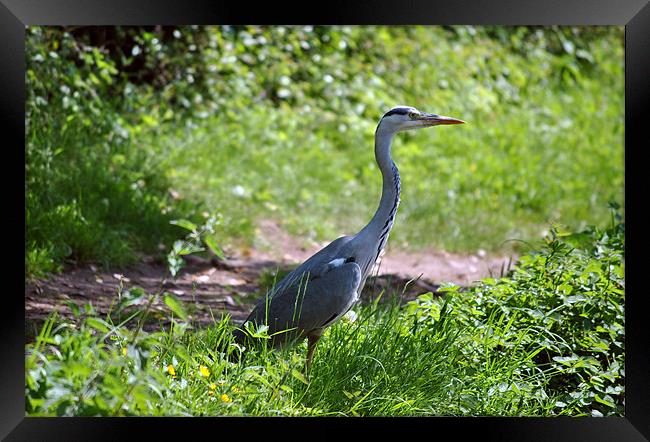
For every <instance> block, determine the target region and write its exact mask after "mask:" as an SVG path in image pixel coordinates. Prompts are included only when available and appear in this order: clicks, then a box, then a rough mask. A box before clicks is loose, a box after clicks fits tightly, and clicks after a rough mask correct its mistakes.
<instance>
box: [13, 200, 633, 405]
mask: <svg viewBox="0 0 650 442" xmlns="http://www.w3.org/2000/svg"><path fill="white" fill-rule="evenodd" d="M612 214H613V220H612V224H611V225H610V226H609V227H608V228H606V229H602V230H601V229H598V228H595V227H590V228H588V229H586V230H584V231H581V232H579V233H568V232H564V231H562V230H560V229H558V228H553V229H551V232H550V234H549V235H548V236H547V238H546V240H545V242H544V243H543V244H542V245H540V249H539V250H538V251H534V252H531V253H530V254H527V255H525V256H524V257H523V258H522V259H521V260H520V261H519V263H518V264H517V266H515V267H514V268H513V269H512V270H511V271H510V272H509V274H508V275H506V276H504V277H501V278H488V279H484V280H482V281H481V282H480V283H479V284H477V285H476V286H474V287H471V288H468V289H465V290H461V289H460V288H459V287H458V286H454V285H446V286H444V287H443V289H441V292H442V293H441V294H438V295H433V294H431V293H426V294H423V295H421V296H420V297H418V298H417V299H416V300H414V301H411V302H409V303H408V304H406V305H405V306H402V307H400V305H399V303H398V302H397V300H398V299H399V296H392V297H391V295H394V294H390V293H385V294H383V295H384V296H386V297H389V298H390V299H391V300H390V301H388V302H379V300H380V299H379V298H377V300H376V301H374V302H371V303H369V304H366V305H364V306H361V307H360V308H358V309H357V311H356V316H357V317H356V318H354V317H350V316H349V317H347V318H346V319H344V320H342V321H340V322H339V323H337V324H336V325H335V326H333V327H332V328H331V329H329V330H328V331H327V332H326V334H325V337H324V338H323V339H322V340H321V344H320V346H319V348H318V351H317V355H316V359H315V361H314V365H313V366H312V369H311V372H310V373H308V374H306V373H305V372H304V366H303V364H304V354H305V348H304V347H305V344H301V345H299V346H297V347H292V348H289V349H285V350H282V351H271V350H268V349H267V348H265V347H264V346H263V345H262V346H261V347H256V348H252V349H247V350H246V351H244V352H243V356H242V350H243V349H242V348H241V347H238V346H237V345H236V344H234V343H232V338H231V335H230V332H231V330H232V326H233V325H232V323H231V322H230V321H229V320H228V318H227V317H226V318H215V322H214V325H213V326H210V327H207V328H205V329H195V328H193V326H192V323H191V321H190V320H188V316H187V313H186V309H185V307H184V306H183V305H182V304H180V303H179V302H178V301H177V300H175V298H174V297H173V295H172V294H169V293H163V292H161V293H159V294H147V293H144V292H143V291H142V290H141V289H138V288H137V287H130V288H128V287H125V288H124V291H121V292H120V293H119V297H118V294H116V304H115V310H114V311H113V313H111V314H109V315H107V316H106V317H98V316H97V315H96V314H94V313H93V309H92V306H90V305H88V306H87V307H86V308H79V307H73V308H75V309H76V310H75V315H76V317H75V319H74V320H72V321H57V319H56V318H55V317H53V318H51V319H50V320H48V321H47V322H46V324H45V326H44V327H43V328H42V330H41V333H40V335H39V336H38V338H37V339H36V341H35V342H34V343H32V344H29V345H28V346H27V359H26V385H25V395H26V404H27V412H28V414H30V415H192V416H198V415H283V416H290V415H300V416H305V415H316V416H328V415H337V416H339V415H340V416H370V415H408V416H415V415H510V416H521V415H536V416H555V415H590V416H608V415H619V416H621V415H623V412H624V404H625V399H624V398H625V387H624V378H625V376H624V362H625V359H624V354H625V353H624V349H625V334H624V314H623V313H624V305H625V299H624V288H625V282H624V233H625V232H624V224H623V223H622V222H621V219H620V215H619V214H618V212H616V211H612ZM156 296H160V297H164V303H165V305H166V306H167V313H166V314H163V316H162V317H161V316H159V317H158V318H157V320H158V321H159V323H167V324H168V326H166V327H162V326H161V328H160V329H159V331H148V332H147V331H144V330H143V328H142V324H144V322H145V321H146V317H147V316H148V315H150V314H152V312H151V311H150V310H149V309H148V308H147V306H149V305H151V302H152V300H153V299H154V297H156ZM134 305H136V306H138V308H136V309H134V310H129V309H128V307H132V306H134ZM157 314H158V315H160V313H157ZM165 319H166V321H165ZM257 335H258V336H259V338H260V341H261V342H264V337H265V332H264V330H263V329H260V330H258V333H257ZM232 355H236V356H238V357H239V360H238V361H237V360H236V359H233V358H232V357H231V356H232Z"/></svg>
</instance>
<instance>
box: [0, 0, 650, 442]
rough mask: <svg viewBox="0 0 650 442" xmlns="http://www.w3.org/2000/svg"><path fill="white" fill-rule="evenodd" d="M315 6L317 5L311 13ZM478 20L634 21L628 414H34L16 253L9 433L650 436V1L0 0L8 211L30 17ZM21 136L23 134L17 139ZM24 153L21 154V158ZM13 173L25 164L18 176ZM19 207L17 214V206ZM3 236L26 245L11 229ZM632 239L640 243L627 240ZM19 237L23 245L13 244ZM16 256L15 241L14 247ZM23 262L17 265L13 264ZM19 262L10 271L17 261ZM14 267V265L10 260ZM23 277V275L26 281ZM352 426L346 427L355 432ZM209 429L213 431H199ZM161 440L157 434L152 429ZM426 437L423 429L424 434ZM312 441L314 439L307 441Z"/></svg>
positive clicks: (20, 186) (6, 411)
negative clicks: (28, 406)
mask: <svg viewBox="0 0 650 442" xmlns="http://www.w3.org/2000/svg"><path fill="white" fill-rule="evenodd" d="M312 11H313V12H312ZM316 21H317V22H319V23H321V24H395V25H397V24H401V25H409V24H422V25H427V24H474V25H485V24H493V25H554V24H555V25H624V26H625V63H626V69H625V83H626V93H625V115H626V118H625V196H626V224H627V225H626V252H625V254H626V257H627V258H628V259H626V261H627V262H626V275H625V279H626V286H627V287H626V353H627V356H626V367H625V368H626V408H625V410H626V411H625V417H618V418H591V417H587V418H570V417H562V418H496V417H494V418H492V417H489V418H488V417H483V418H471V417H458V418H452V417H438V418H436V417H433V418H351V419H341V418H313V419H311V418H219V417H213V418H203V419H183V418H132V419H119V418H81V417H79V418H76V417H75V418H36V417H26V416H25V404H24V401H25V398H24V396H25V394H24V363H25V361H24V342H25V340H24V332H25V326H24V299H23V298H21V296H20V295H19V293H20V292H21V290H23V293H24V287H22V284H21V278H22V276H20V275H21V272H22V274H23V276H24V261H22V263H21V261H20V258H15V257H12V259H10V260H8V261H10V264H9V265H8V266H6V267H4V270H5V272H6V273H5V274H6V275H8V277H7V278H5V279H6V280H8V281H11V283H10V284H8V285H7V284H6V285H5V289H6V292H5V293H4V296H3V300H2V306H3V309H2V310H3V314H2V316H1V318H0V329H1V330H2V341H0V342H1V343H2V344H1V345H0V352H1V353H2V358H1V359H0V361H2V363H1V364H0V404H1V411H0V414H1V416H2V417H1V418H0V436H2V437H3V438H5V440H8V441H14V440H16V441H17V440H66V441H71V440H89V439H91V440H116V439H118V438H119V439H125V438H126V439H128V438H129V436H133V437H134V438H135V437H138V438H141V437H142V436H147V435H148V437H146V439H151V438H152V437H151V436H152V435H153V434H155V433H156V431H155V430H162V431H164V432H165V435H167V436H170V437H188V436H189V437H193V438H198V437H210V438H214V437H224V436H225V437H227V436H230V435H237V434H238V435H240V437H259V436H262V437H267V438H269V437H270V438H271V439H275V438H287V437H295V438H298V439H300V438H306V437H314V436H316V435H318V436H325V437H328V436H329V437H331V436H339V437H341V436H342V435H345V436H347V435H348V434H349V435H350V436H362V437H364V438H365V437H368V436H372V435H375V434H382V435H386V436H389V437H390V436H395V435H401V436H402V437H409V436H416V433H421V435H425V436H427V437H428V438H434V437H450V436H446V435H445V434H449V435H452V436H451V437H453V438H455V439H458V438H460V439H461V440H463V439H465V438H467V437H468V436H474V437H477V438H480V440H490V441H491V440H504V441H505V440H512V441H537V440H539V441H542V440H544V441H546V440H552V441H564V440H566V441H571V442H575V441H576V440H589V441H641V440H648V439H649V438H650V419H649V418H650V377H649V376H648V375H649V374H650V351H649V345H648V342H649V341H648V338H647V332H646V331H645V327H644V325H645V324H644V319H643V317H644V315H645V312H646V311H647V310H646V309H644V308H643V305H644V298H645V297H646V296H647V295H646V293H645V291H644V290H643V289H642V286H641V279H642V278H641V272H642V271H643V270H642V266H643V258H641V257H642V256H643V251H644V247H643V246H644V245H645V244H647V241H643V239H645V238H646V237H647V235H646V234H645V233H644V230H645V229H644V225H643V224H644V223H643V214H642V210H643V204H639V203H640V202H642V201H643V200H642V199H641V197H640V196H638V197H637V195H639V192H643V189H644V187H643V182H642V180H641V177H642V175H641V174H639V173H636V172H638V169H639V167H642V164H643V162H642V155H643V151H644V150H647V149H648V148H647V144H648V141H647V139H644V137H643V128H644V123H645V121H647V120H646V117H647V112H644V110H645V109H646V107H647V105H648V104H649V103H650V100H649V98H650V97H649V91H650V81H649V80H648V78H650V5H649V4H648V2H647V1H645V0H626V1H612V0H561V1H559V0H546V1H544V2H540V1H534V0H525V1H523V0H520V1H513V2H510V1H507V0H492V1H489V2H488V1H481V0H462V1H454V2H451V1H444V2H440V1H427V0H411V1H408V2H405V1H401V2H400V1H396V0H383V1H374V2H367V1H359V2H344V1H340V0H339V1H329V2H326V3H304V2H294V3H278V2H267V3H266V4H265V3H261V2H260V3H259V4H257V3H254V4H251V3H239V4H238V3H236V2H223V1H219V2H217V1H213V2H207V1H205V2H200V1H191V2H190V1H186V2H172V1H156V2H153V1H147V0H139V1H135V0H113V1H103V2H102V1H99V0H85V1H83V0H38V1H37V0H0V41H2V44H1V45H0V48H1V49H0V51H1V52H2V58H0V60H1V62H0V88H1V90H2V92H1V93H0V106H1V108H0V109H1V111H2V113H1V115H2V119H3V121H4V122H5V123H7V125H6V126H7V127H6V129H5V131H4V138H5V139H8V138H9V139H10V138H13V140H14V142H13V143H7V144H4V146H5V149H4V152H5V153H10V154H11V155H12V158H11V160H10V161H6V162H5V171H6V172H5V173H4V174H2V179H3V186H2V189H3V190H4V192H3V194H4V195H10V196H16V199H15V201H16V204H15V206H16V207H15V208H13V210H11V209H9V208H7V209H6V211H5V219H6V220H7V219H9V220H11V222H13V218H14V216H15V214H16V213H18V214H22V215H20V216H19V217H18V218H19V219H18V221H16V223H17V224H18V223H20V222H22V223H23V225H24V221H25V219H24V213H25V212H24V207H25V206H24V169H22V168H21V166H20V165H19V163H20V161H22V162H23V163H22V164H24V141H25V132H24V130H25V126H24V105H25V59H24V44H25V42H24V39H25V26H28V25H91V24H96V25H114V24H122V25H129V24H137V25H144V24H179V25H180V24H220V23H257V24H268V23H278V24H279V23H281V24H305V23H313V22H316ZM12 136H13V137H12ZM13 156H15V157H13ZM11 172H15V173H11ZM10 213H11V214H12V215H9V214H10ZM12 227H13V225H12V226H11V227H10V228H8V229H6V230H5V237H6V239H5V240H7V239H13V240H14V241H15V242H16V244H15V250H20V249H19V247H21V245H20V244H19V243H20V241H21V239H20V237H19V235H15V234H13V235H12V233H11V232H12V230H11V228H12ZM630 237H631V238H633V241H630V240H629V238H630ZM12 245H13V244H12ZM7 249H8V250H9V253H8V254H7V255H13V253H12V252H13V251H14V249H13V248H10V247H7ZM11 262H13V264H11ZM12 265H13V266H14V267H15V270H14V271H11V270H9V269H11V267H10V266H12ZM12 270H13V269H12ZM22 281H24V278H23V279H22ZM345 433H348V434H345ZM202 434H205V435H204V436H201V435H202ZM154 437H155V436H154ZM416 437H418V436H416ZM303 440H304V439H303Z"/></svg>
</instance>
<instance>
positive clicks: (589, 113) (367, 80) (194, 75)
mask: <svg viewBox="0 0 650 442" xmlns="http://www.w3.org/2000/svg"><path fill="white" fill-rule="evenodd" d="M116 29H117V31H115V30H114V29H113V30H111V32H113V31H114V32H113V34H115V35H113V36H112V37H111V38H113V40H112V43H111V44H108V43H106V44H104V45H102V44H99V43H97V41H102V39H105V36H102V35H103V34H101V32H100V31H101V29H99V30H97V29H90V28H84V29H77V30H74V31H70V32H72V33H69V32H65V31H63V30H61V29H59V28H51V27H50V28H48V27H30V28H29V32H28V34H27V41H26V48H27V60H26V62H27V76H26V83H27V92H28V94H27V114H26V128H27V133H26V146H27V151H26V153H27V164H26V219H27V222H26V244H25V249H26V267H27V274H28V275H43V274H45V273H47V272H49V271H52V270H56V269H60V268H61V265H62V264H63V263H65V262H72V263H79V262H88V261H91V262H101V263H105V264H126V263H129V262H133V261H134V260H135V259H136V257H137V253H138V252H142V251H144V252H147V253H156V251H157V250H158V245H159V243H161V242H162V243H163V244H164V245H166V246H169V245H170V244H171V243H172V242H173V240H174V239H176V238H178V237H179V236H180V235H181V231H180V230H179V229H177V228H175V227H173V226H170V225H169V221H170V220H171V219H173V218H178V217H183V218H187V219H192V220H193V221H195V222H198V221H199V220H200V219H201V213H202V212H204V211H207V212H210V213H219V214H221V215H222V218H221V219H222V221H223V222H222V223H221V225H220V226H219V228H218V231H217V232H216V234H215V235H216V236H215V238H216V239H217V241H218V242H219V243H225V244H226V245H228V244H238V243H241V242H244V243H246V242H248V243H253V242H254V239H255V229H256V227H257V223H258V221H259V220H260V219H261V218H273V219H276V220H277V221H279V222H281V224H282V227H283V228H284V229H286V230H287V231H289V232H290V233H292V234H295V235H298V236H300V237H301V238H305V239H316V240H319V241H320V240H329V239H332V238H334V237H335V236H337V235H339V234H341V233H355V232H357V231H358V230H359V229H360V228H361V227H362V226H363V225H364V224H365V223H366V222H367V221H368V220H369V219H370V217H371V215H372V213H373V211H374V210H375V208H376V205H377V203H378V200H379V193H380V188H381V186H380V183H381V181H380V177H379V173H378V170H377V167H376V165H375V163H374V158H373V150H372V146H373V132H374V128H375V125H376V123H377V121H378V119H379V117H380V116H381V115H382V113H383V112H385V111H386V110H387V109H389V108H390V107H392V106H394V105H396V104H409V105H413V106H416V107H418V108H420V109H421V110H423V111H429V112H436V113H440V114H445V115H451V116H456V117H459V118H462V119H464V120H466V121H467V122H468V124H466V125H463V126H455V127H439V128H434V129H429V130H423V131H418V132H416V133H407V134H400V135H398V136H397V137H396V140H395V145H394V149H393V152H394V158H395V161H396V163H397V164H398V166H399V168H400V171H401V173H402V183H403V197H402V205H401V206H400V213H399V215H398V218H397V222H396V225H395V229H394V231H393V233H392V234H391V244H392V245H393V246H397V247H402V248H407V249H418V248H430V247H436V248H442V249H446V250H449V251H470V252H473V251H475V250H476V249H479V248H483V249H486V250H493V251H506V250H507V249H508V248H512V247H513V246H516V245H517V244H520V243H518V242H513V241H508V240H512V239H519V240H525V241H527V240H531V239H539V238H541V237H542V232H543V231H545V230H546V226H547V225H548V224H550V223H562V224H564V225H567V226H569V228H571V229H577V230H579V229H581V228H584V227H585V226H586V225H591V224H595V225H600V226H602V225H604V223H606V222H607V211H606V209H604V208H605V207H606V203H607V202H608V201H621V202H622V201H623V177H624V168H623V98H624V94H623V66H624V64H623V33H622V28H620V27H619V28H617V27H551V28H535V27H532V28H531V27H496V28H494V27H471V26H457V27H438V26H433V27H428V26H415V27H373V26H371V27H362V26H358V27H316V28H312V27H305V28H303V27H270V28H267V27H258V26H251V27H236V28H232V27H207V28H201V27H182V28H179V29H176V30H175V31H177V32H171V31H170V32H163V31H152V30H150V29H144V28H116ZM95 32H99V33H100V34H101V35H95V34H94V33H95ZM107 32H108V31H107ZM84 33H87V34H88V36H85V34H84ZM111 35H112V34H111ZM134 44H135V45H137V47H138V48H139V51H140V52H139V55H137V56H135V55H133V50H132V45H134ZM116 51H118V52H116ZM120 51H121V52H120ZM147 79H150V80H147ZM253 245H254V244H253Z"/></svg>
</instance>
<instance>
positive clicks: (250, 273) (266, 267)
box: [25, 221, 514, 339]
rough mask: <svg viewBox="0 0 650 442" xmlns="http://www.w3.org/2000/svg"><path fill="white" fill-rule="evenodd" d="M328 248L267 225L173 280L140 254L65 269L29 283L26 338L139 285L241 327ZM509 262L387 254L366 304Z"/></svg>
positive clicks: (190, 263) (487, 272)
mask: <svg viewBox="0 0 650 442" xmlns="http://www.w3.org/2000/svg"><path fill="white" fill-rule="evenodd" d="M323 245H324V244H308V245H304V244H301V243H299V242H298V240H296V239H295V238H292V237H290V236H289V235H287V234H286V233H284V232H283V231H281V229H279V227H278V226H277V225H276V224H275V223H273V222H270V221H264V222H262V223H261V225H260V229H259V231H258V240H257V242H256V244H255V248H254V249H244V250H240V251H238V252H237V254H236V255H233V256H229V257H228V260H227V261H219V260H217V259H214V258H213V259H206V258H200V257H195V256H190V257H188V259H187V265H186V266H185V267H184V268H183V270H182V271H181V272H180V274H179V276H178V278H177V279H176V280H173V279H171V278H168V271H167V266H166V265H165V263H164V262H162V261H156V260H154V259H153V258H151V257H143V259H142V262H141V263H140V264H137V265H135V266H133V267H131V268H129V269H124V270H120V271H114V270H101V269H98V268H96V267H95V266H93V265H87V266H82V267H76V268H71V269H67V270H66V271H65V272H63V273H62V274H60V275H53V276H50V277H49V278H47V279H42V280H37V281H31V282H28V283H27V284H26V289H25V315H26V331H27V336H28V339H29V337H30V336H33V334H34V333H35V332H37V329H38V324H40V323H41V322H42V321H43V320H44V319H45V318H46V317H47V316H48V315H50V314H51V313H52V312H54V311H57V312H58V313H59V314H60V315H62V316H66V317H69V316H71V314H72V311H71V308H70V307H69V305H68V303H69V302H73V303H75V304H77V305H79V306H83V305H84V304H87V303H89V302H90V303H92V306H93V307H94V309H95V310H96V311H98V312H99V313H102V314H105V313H106V312H108V311H109V309H111V304H113V303H115V302H116V300H117V299H118V294H119V293H124V291H125V290H127V289H129V288H131V287H141V288H143V289H144V290H145V291H146V292H147V293H158V292H171V293H173V294H175V295H176V296H177V297H178V298H179V299H180V300H181V301H182V302H183V303H184V304H185V307H186V309H187V311H188V312H189V314H190V319H191V320H192V322H195V323H197V324H199V325H204V324H209V323H212V321H213V320H214V319H216V320H219V318H220V317H221V315H222V314H223V313H226V312H227V313H229V314H230V315H231V316H232V318H233V320H234V321H235V322H241V321H243V320H244V319H245V318H246V316H247V315H248V313H249V311H250V309H251V308H252V305H253V303H254V302H255V301H256V300H257V298H258V297H259V296H261V295H262V294H263V293H264V291H265V287H264V283H265V282H267V281H268V282H270V281H272V280H273V274H274V273H275V272H276V271H277V270H278V269H285V270H286V269H287V268H290V267H292V266H294V265H296V264H299V263H300V262H302V261H303V260H304V259H306V258H307V257H309V256H311V254H313V253H314V252H316V251H317V250H319V249H320V248H321V247H322V246H323ZM278 251H282V252H281V253H280V252H278ZM513 260H514V258H513ZM510 261H511V259H510V257H498V256H497V257H495V256H487V255H486V254H484V253H478V254H477V255H455V254H450V253H446V252H440V251H432V252H428V253H425V252H418V253H411V252H404V251H390V252H389V253H388V254H386V255H385V256H383V257H382V258H381V259H380V263H379V265H378V267H376V269H375V272H374V273H373V274H374V275H375V277H374V278H369V279H368V282H367V283H366V287H365V288H364V292H363V295H362V299H372V298H374V297H375V296H377V295H378V294H379V293H381V292H382V290H384V289H387V290H386V292H387V293H391V292H397V293H403V295H402V297H403V298H404V299H405V300H409V299H413V298H415V297H416V296H417V295H420V294H422V293H426V292H429V291H432V292H435V291H436V290H437V288H438V287H439V285H440V284H441V283H443V282H454V283H456V284H458V285H462V286H467V285H470V284H471V283H472V282H474V281H476V280H478V279H480V278H484V277H488V276H492V275H495V276H497V275H500V274H501V273H502V272H503V271H504V269H507V268H508V266H509V262H510ZM409 281H411V282H410V283H409ZM405 287H406V288H405ZM165 309H166V307H165V306H164V304H163V303H162V302H161V301H158V302H156V303H154V304H153V305H152V315H151V319H152V321H153V322H152V324H151V325H150V326H151V327H158V325H157V323H156V322H155V319H156V318H157V316H160V315H157V314H156V312H162V311H164V310H165ZM213 318H214V319H213Z"/></svg>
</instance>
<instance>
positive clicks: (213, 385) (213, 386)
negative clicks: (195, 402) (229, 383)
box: [210, 382, 217, 390]
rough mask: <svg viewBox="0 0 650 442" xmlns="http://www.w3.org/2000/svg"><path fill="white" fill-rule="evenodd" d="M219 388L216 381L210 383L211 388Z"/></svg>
mask: <svg viewBox="0 0 650 442" xmlns="http://www.w3.org/2000/svg"><path fill="white" fill-rule="evenodd" d="M216 389H217V384H215V383H214V382H213V383H211V384H210V390H216Z"/></svg>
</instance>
